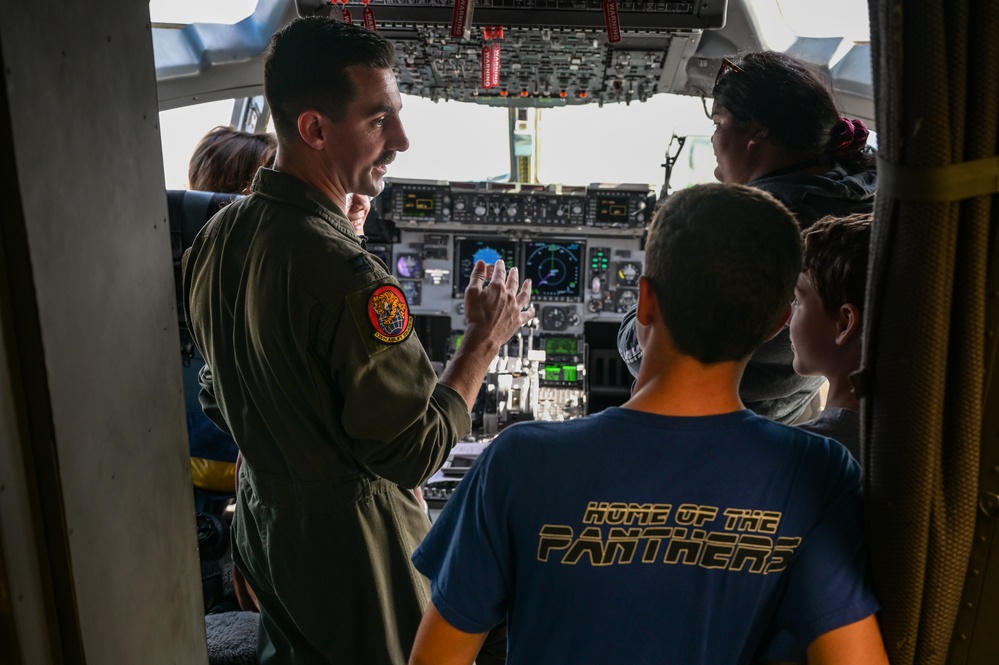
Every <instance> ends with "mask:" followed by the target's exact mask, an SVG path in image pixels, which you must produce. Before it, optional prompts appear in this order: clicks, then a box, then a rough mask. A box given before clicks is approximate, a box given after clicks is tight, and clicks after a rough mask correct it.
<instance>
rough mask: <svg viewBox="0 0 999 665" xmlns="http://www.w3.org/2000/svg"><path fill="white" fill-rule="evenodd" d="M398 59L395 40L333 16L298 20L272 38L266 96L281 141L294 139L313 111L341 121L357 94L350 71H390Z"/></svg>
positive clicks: (265, 83) (265, 86) (268, 52)
mask: <svg viewBox="0 0 999 665" xmlns="http://www.w3.org/2000/svg"><path fill="white" fill-rule="evenodd" d="M395 61H396V57H395V47H394V46H393V45H392V42H390V41H388V40H387V39H385V38H384V37H382V36H380V35H379V34H377V33H375V32H371V31H370V30H366V29H365V28H362V27H360V26H356V25H351V24H347V23H341V22H339V21H335V20H333V19H331V18H328V17H320V16H310V17H306V18H299V19H295V20H294V21H292V22H291V23H289V24H288V25H287V26H286V27H284V28H283V29H282V30H280V31H278V32H276V33H275V34H274V35H273V36H272V37H271V42H270V46H269V47H268V49H267V56H266V59H265V61H264V97H266V99H267V104H268V105H269V106H270V109H271V114H272V115H273V118H274V130H275V132H276V133H277V135H278V137H279V138H281V139H288V138H291V137H292V136H294V135H295V133H296V132H297V125H298V116H299V115H300V114H301V113H302V112H303V111H306V110H309V109H314V110H317V111H319V112H321V113H323V114H324V115H326V116H327V117H329V118H330V119H331V120H333V122H339V121H340V120H342V119H343V118H344V117H345V116H346V115H347V108H348V107H349V106H350V103H351V102H352V101H354V98H355V97H356V95H357V91H356V90H355V89H354V83H353V81H352V80H351V77H350V73H349V71H348V68H349V67H353V66H355V65H359V66H362V67H372V68H376V69H391V68H392V67H393V66H394V65H395Z"/></svg>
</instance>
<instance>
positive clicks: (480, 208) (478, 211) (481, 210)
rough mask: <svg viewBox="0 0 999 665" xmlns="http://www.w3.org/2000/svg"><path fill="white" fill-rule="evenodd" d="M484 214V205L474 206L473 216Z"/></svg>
mask: <svg viewBox="0 0 999 665" xmlns="http://www.w3.org/2000/svg"><path fill="white" fill-rule="evenodd" d="M485 214H486V207H485V206H475V216H476V217H482V216H483V215H485Z"/></svg>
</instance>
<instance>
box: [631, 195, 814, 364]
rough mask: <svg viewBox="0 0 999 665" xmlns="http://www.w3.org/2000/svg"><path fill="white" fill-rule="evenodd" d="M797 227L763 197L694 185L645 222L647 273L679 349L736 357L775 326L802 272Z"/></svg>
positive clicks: (709, 357)
mask: <svg viewBox="0 0 999 665" xmlns="http://www.w3.org/2000/svg"><path fill="white" fill-rule="evenodd" d="M800 233H801V230H800V228H799V226H798V222H797V221H795V218H794V216H793V215H792V214H791V212H790V211H789V210H788V209H787V208H786V207H785V206H784V205H783V204H782V203H780V202H779V201H777V200H776V199H775V198H773V197H772V196H770V195H769V194H767V193H765V192H762V191H760V190H757V189H753V188H750V187H745V186H742V185H722V184H710V185H696V186H694V187H691V188H689V189H685V190H681V191H679V192H677V193H676V194H673V195H671V196H670V198H669V199H668V200H667V201H666V203H665V204H664V205H663V206H662V207H661V208H660V209H659V210H658V212H657V213H656V216H655V218H654V219H653V221H652V224H651V226H650V227H649V235H648V240H647V243H646V247H645V276H646V278H647V279H649V281H651V283H652V288H653V289H654V290H655V293H656V297H657V298H658V300H659V307H660V310H661V311H662V315H663V320H664V321H665V323H666V327H667V328H668V329H669V332H670V336H671V337H672V339H673V342H674V344H675V345H676V347H677V349H678V350H679V351H680V352H681V353H683V354H685V355H688V356H692V357H694V358H696V359H697V360H699V361H700V362H702V363H705V364H709V363H716V362H722V361H731V360H741V359H742V358H745V357H747V356H749V355H750V354H752V353H753V351H755V350H756V348H757V347H759V346H760V344H762V343H763V342H764V341H766V339H767V338H768V337H769V335H770V334H771V333H773V332H774V329H775V328H776V327H777V326H778V325H779V324H780V319H781V316H782V315H783V314H784V312H785V311H786V308H787V307H788V304H789V303H790V302H791V298H792V297H793V294H794V285H795V283H796V282H797V279H798V275H799V274H800V272H801V265H802V264H801V235H800Z"/></svg>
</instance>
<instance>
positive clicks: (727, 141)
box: [617, 51, 877, 423]
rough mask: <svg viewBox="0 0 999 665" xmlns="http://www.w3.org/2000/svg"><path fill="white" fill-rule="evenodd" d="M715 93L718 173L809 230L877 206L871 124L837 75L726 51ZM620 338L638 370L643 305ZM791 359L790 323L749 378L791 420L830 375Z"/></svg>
mask: <svg viewBox="0 0 999 665" xmlns="http://www.w3.org/2000/svg"><path fill="white" fill-rule="evenodd" d="M712 97H713V98H714V107H713V109H712V113H711V117H712V119H713V120H714V123H715V131H714V134H713V135H712V137H711V143H712V145H713V146H714V151H715V158H716V159H717V161H718V166H717V168H716V169H715V177H716V178H717V179H718V180H719V181H721V182H723V183H729V184H739V185H748V186H750V187H754V188H756V189H761V190H763V191H765V192H767V193H769V194H771V195H773V196H774V197H775V198H776V199H777V200H779V201H780V202H781V203H783V204H784V205H786V206H787V207H788V208H789V209H790V210H791V212H792V213H794V215H795V217H796V218H797V220H798V223H799V224H800V225H801V227H802V228H803V229H805V228H808V227H809V226H810V225H811V224H812V223H813V222H815V221H816V220H817V219H819V218H820V217H825V216H827V215H836V216H846V215H850V214H855V213H864V212H871V211H873V210H874V194H875V191H876V190H877V172H876V157H875V154H874V151H873V149H872V148H870V147H869V146H868V145H867V137H868V131H867V128H866V127H865V126H864V123H863V122H862V121H860V120H850V119H847V118H844V117H842V116H841V115H840V113H839V111H838V110H837V109H836V104H835V101H834V99H833V95H832V91H831V90H830V88H829V86H828V84H827V83H826V82H825V80H824V79H823V78H822V77H821V76H820V75H819V74H818V73H817V72H816V70H815V69H813V68H812V67H811V66H810V65H809V64H808V63H806V62H804V61H802V60H800V59H797V58H795V57H792V56H789V55H787V54H784V53H777V52H773V51H762V52H756V53H747V54H745V55H744V56H742V57H741V58H738V59H736V60H735V61H730V60H727V59H726V60H724V61H723V62H722V65H721V68H720V69H719V71H718V76H717V77H716V79H715V84H714V88H713V90H712ZM617 346H618V352H619V353H620V354H621V357H622V359H623V360H624V361H625V363H626V364H627V366H628V369H629V371H630V372H631V374H632V375H633V376H636V377H637V376H638V368H639V367H640V365H641V362H642V349H641V346H640V345H639V344H638V337H637V335H636V332H635V309H634V308H632V309H631V310H630V311H629V312H627V313H626V314H625V316H624V319H623V320H622V322H621V328H620V329H619V331H618V337H617ZM792 359H793V354H792V352H791V342H790V337H789V336H788V331H787V329H785V330H783V331H782V332H781V333H780V334H778V335H777V336H776V337H775V338H773V339H772V340H770V341H769V342H767V343H766V344H764V345H763V346H762V347H760V349H759V350H758V351H757V352H756V353H755V354H754V355H753V357H752V359H751V360H750V362H749V365H748V367H747V368H746V372H745V374H744V375H743V379H742V383H741V385H740V394H741V396H742V400H743V402H745V404H746V406H747V407H749V408H750V409H752V410H753V411H756V412H757V413H759V414H760V415H763V416H766V417H768V418H772V419H773V420H776V421H778V422H782V423H794V422H796V421H798V420H799V419H801V417H802V416H803V415H807V409H808V407H809V404H810V403H811V402H812V400H813V399H814V397H815V395H816V393H817V391H818V389H819V387H820V386H821V385H822V382H823V379H822V378H821V377H803V376H799V375H798V374H796V373H795V371H794V369H793V367H792V366H791V362H792Z"/></svg>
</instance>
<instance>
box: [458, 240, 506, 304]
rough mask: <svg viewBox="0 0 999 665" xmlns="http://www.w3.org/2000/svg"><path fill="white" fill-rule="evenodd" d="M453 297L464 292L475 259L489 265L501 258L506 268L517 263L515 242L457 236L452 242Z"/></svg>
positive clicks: (459, 295)
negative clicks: (454, 276)
mask: <svg viewBox="0 0 999 665" xmlns="http://www.w3.org/2000/svg"><path fill="white" fill-rule="evenodd" d="M454 245H455V247H454V257H455V259H454V273H455V275H456V277H457V279H455V280H454V297H455V298H460V297H462V296H463V295H464V294H465V288H466V287H467V286H468V280H469V277H471V275H472V268H473V267H475V262H476V261H485V262H486V265H487V266H491V265H493V264H494V263H496V262H497V261H498V260H500V259H503V262H504V263H505V264H506V268H507V270H509V269H510V268H512V267H514V266H515V265H517V242H516V241H515V240H504V239H500V238H457V239H456V240H455V243H454Z"/></svg>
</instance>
